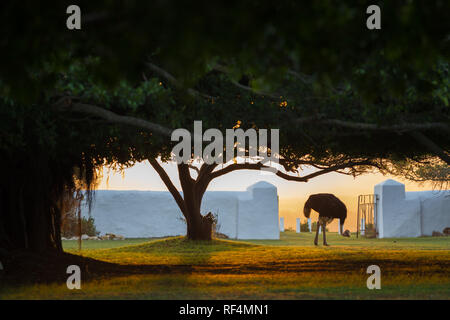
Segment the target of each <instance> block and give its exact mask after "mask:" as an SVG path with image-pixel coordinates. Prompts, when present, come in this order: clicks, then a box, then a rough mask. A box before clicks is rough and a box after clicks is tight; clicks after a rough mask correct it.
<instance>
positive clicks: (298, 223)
mask: <svg viewBox="0 0 450 320" xmlns="http://www.w3.org/2000/svg"><path fill="white" fill-rule="evenodd" d="M295 221H296V224H297V226H296V230H295V231H297V233H300V232H301V224H300V218H297V219H295Z"/></svg>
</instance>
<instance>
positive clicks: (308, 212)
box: [303, 203, 311, 218]
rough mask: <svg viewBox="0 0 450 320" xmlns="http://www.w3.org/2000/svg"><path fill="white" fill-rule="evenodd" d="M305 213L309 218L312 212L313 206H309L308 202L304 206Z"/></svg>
mask: <svg viewBox="0 0 450 320" xmlns="http://www.w3.org/2000/svg"><path fill="white" fill-rule="evenodd" d="M303 214H304V215H305V217H306V218H309V215H310V214H311V207H309V206H308V205H307V204H306V203H305V206H304V207H303Z"/></svg>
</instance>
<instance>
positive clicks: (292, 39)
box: [0, 1, 450, 253]
mask: <svg viewBox="0 0 450 320" xmlns="http://www.w3.org/2000/svg"><path fill="white" fill-rule="evenodd" d="M67 5H68V4H66V3H64V1H61V2H58V4H56V5H55V4H54V5H53V6H52V7H50V8H44V7H43V6H42V4H39V3H38V2H34V1H33V2H30V3H28V4H25V5H24V3H18V2H5V3H2V6H3V7H4V10H3V9H2V10H1V18H2V19H1V20H0V27H1V28H0V29H1V31H0V32H1V34H2V39H4V40H3V41H1V42H0V49H1V51H2V55H3V57H4V58H3V61H6V62H7V63H2V64H1V65H0V82H1V92H2V100H1V108H0V112H1V113H2V120H1V133H2V134H1V136H0V139H1V140H0V141H1V144H0V147H1V155H2V157H1V159H2V160H1V161H2V166H3V168H7V169H5V170H6V172H5V175H6V179H2V182H1V184H0V191H1V203H0V210H1V211H0V248H5V249H7V250H8V251H10V250H13V249H28V250H33V251H45V250H47V251H48V250H55V251H57V252H60V251H61V250H62V248H61V240H60V234H59V225H60V213H61V210H64V208H63V207H62V205H61V204H62V197H63V195H64V194H66V193H67V192H73V190H74V189H76V188H84V189H86V188H87V189H88V190H90V189H91V188H92V187H93V183H94V182H95V176H96V172H97V171H98V169H99V168H101V167H102V166H104V165H114V166H119V167H120V166H125V167H126V166H131V165H133V164H134V163H136V162H137V161H143V160H148V161H149V162H150V164H151V165H152V166H153V168H154V169H155V170H156V171H157V172H158V174H159V175H160V177H161V178H162V180H163V181H164V183H165V184H166V186H167V188H168V189H169V191H170V192H171V193H172V195H173V196H174V199H175V200H176V202H177V204H178V205H179V207H180V210H181V211H182V212H183V214H184V216H185V217H186V220H187V226H188V232H187V234H188V237H189V238H192V239H209V238H210V236H211V232H210V231H211V228H210V225H211V221H208V220H205V219H204V217H203V215H202V214H201V212H200V207H201V199H202V196H203V194H204V192H205V191H206V189H207V187H208V185H209V183H210V182H211V181H212V180H213V179H215V178H217V177H219V176H222V175H223V174H226V173H229V172H232V171H235V170H244V169H257V170H260V169H261V168H262V167H263V166H267V165H268V164H267V163H263V162H261V161H258V160H255V159H249V160H248V161H246V162H242V161H236V162H234V161H231V162H229V163H227V164H225V165H224V166H223V167H222V166H221V165H220V166H219V165H216V164H205V163H200V164H197V162H195V161H194V160H195V159H194V157H192V160H193V161H191V162H190V163H183V164H179V165H178V172H179V179H180V182H181V186H182V193H180V192H179V190H177V189H176V188H175V187H174V184H173V182H172V181H170V179H169V177H168V176H167V174H166V173H165V172H164V170H163V169H162V167H161V165H160V163H159V162H158V159H160V160H162V161H168V160H169V159H170V156H171V150H172V147H173V143H172V142H171V141H170V135H171V132H172V130H173V129H176V128H187V129H189V130H190V131H192V126H193V123H194V121H195V120H202V122H203V129H204V130H206V129H208V128H217V129H219V130H221V131H222V132H225V130H226V129H230V128H233V127H239V128H241V129H244V130H245V129H248V128H255V129H257V130H260V129H271V128H278V129H280V150H279V158H280V160H279V162H280V165H281V168H280V170H278V171H277V173H276V174H277V175H278V176H280V177H281V178H284V179H289V180H294V181H303V182H306V181H308V180H309V179H311V178H314V177H315V176H318V175H321V174H324V173H327V172H332V171H337V172H341V173H346V174H354V175H356V174H360V173H363V172H366V171H367V170H371V168H378V169H379V170H382V171H393V170H395V168H398V166H401V165H402V164H404V163H408V165H411V163H412V164H413V166H419V167H420V166H421V165H422V164H423V163H424V162H425V161H430V158H431V157H434V158H433V159H436V158H438V159H440V160H436V161H439V163H440V165H447V166H448V164H449V163H450V161H449V153H448V150H449V149H450V139H449V134H448V133H449V123H450V117H449V106H448V104H449V82H448V79H449V78H448V71H449V70H448V60H447V59H448V49H449V40H448V36H449V29H448V26H447V25H446V24H445V21H446V19H445V14H446V12H448V3H447V2H436V3H428V4H425V3H421V2H408V3H400V2H386V3H380V6H381V8H382V16H383V20H382V21H383V24H382V30H376V31H369V30H367V29H366V28H365V19H366V18H367V15H366V14H365V9H366V5H367V4H366V3H365V1H357V2H355V3H354V4H352V5H349V4H342V3H339V2H337V1H321V2H320V4H319V3H309V4H304V3H302V4H299V2H298V1H285V2H278V3H277V4H272V5H262V4H260V3H257V2H248V3H240V4H236V5H234V6H229V4H227V6H226V7H224V6H222V5H220V4H211V5H205V6H203V7H200V8H199V7H195V6H192V5H191V4H190V5H186V6H185V5H182V4H179V3H175V2H171V1H164V2H158V1H152V2H146V3H139V4H137V3H135V2H129V3H127V2H120V3H113V2H111V1H96V2H95V4H94V3H93V2H86V3H84V2H81V3H80V4H79V5H80V7H81V9H82V29H81V30H77V31H70V30H67V29H66V28H65V19H66V17H67V15H66V14H65V10H66V7H67ZM38 12H39V14H38ZM440 17H441V18H440ZM238 147H244V149H245V146H238ZM269 148H270V146H269ZM227 151H228V150H227ZM224 152H225V151H224ZM233 152H234V151H233ZM246 152H247V158H248V155H249V154H248V153H249V152H250V150H246ZM306 165H308V166H313V167H315V168H316V169H317V171H316V172H314V173H312V174H310V175H306V176H303V175H301V169H302V168H303V166H306ZM403 168H404V167H403ZM0 253H1V252H0Z"/></svg>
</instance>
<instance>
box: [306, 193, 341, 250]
mask: <svg viewBox="0 0 450 320" xmlns="http://www.w3.org/2000/svg"><path fill="white" fill-rule="evenodd" d="M311 209H314V210H315V211H317V212H318V213H319V221H318V223H317V230H316V238H315V239H314V244H315V245H316V246H317V240H318V237H319V227H320V226H322V230H323V245H324V246H328V244H327V238H326V235H325V229H326V225H327V224H329V223H330V222H331V221H333V219H335V218H336V219H340V220H341V225H340V228H341V230H340V231H341V234H342V235H344V234H343V232H342V228H343V225H344V221H345V218H347V207H346V206H345V204H344V203H343V202H342V201H341V200H339V199H338V198H336V196H334V195H332V194H330V193H317V194H313V195H310V196H309V198H308V200H307V201H306V203H305V207H304V208H303V213H304V215H305V217H306V218H309V215H310V213H311ZM344 236H345V235H344Z"/></svg>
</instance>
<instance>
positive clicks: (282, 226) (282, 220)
mask: <svg viewBox="0 0 450 320" xmlns="http://www.w3.org/2000/svg"><path fill="white" fill-rule="evenodd" d="M280 231H281V232H284V218H283V217H281V218H280Z"/></svg>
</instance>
